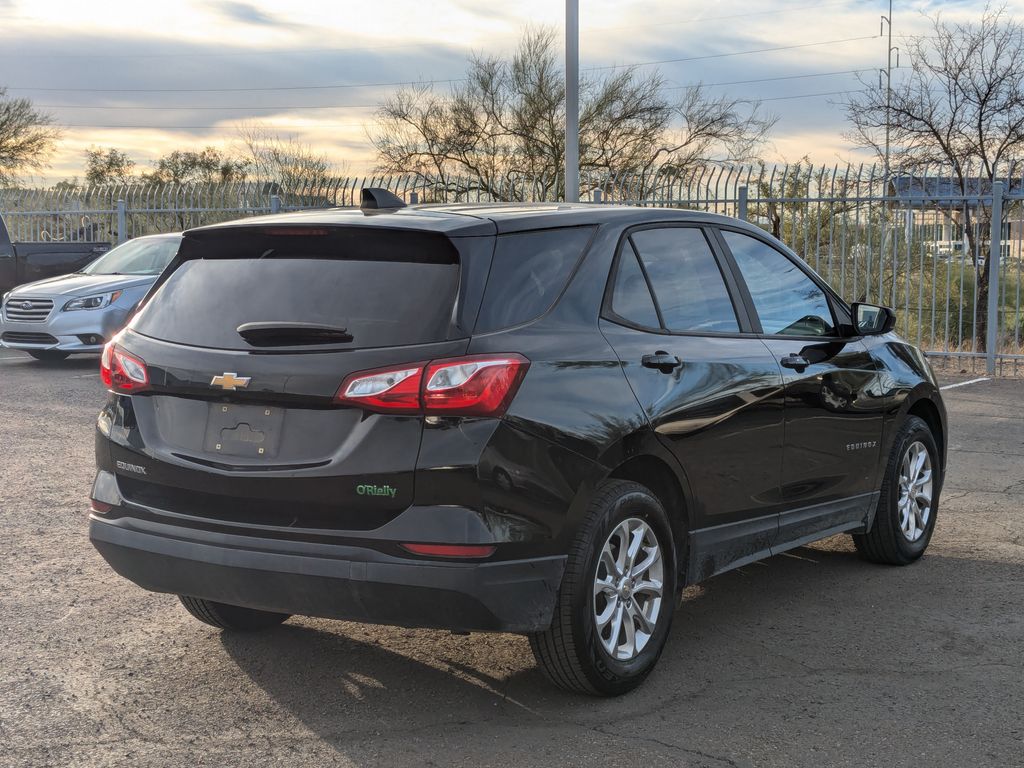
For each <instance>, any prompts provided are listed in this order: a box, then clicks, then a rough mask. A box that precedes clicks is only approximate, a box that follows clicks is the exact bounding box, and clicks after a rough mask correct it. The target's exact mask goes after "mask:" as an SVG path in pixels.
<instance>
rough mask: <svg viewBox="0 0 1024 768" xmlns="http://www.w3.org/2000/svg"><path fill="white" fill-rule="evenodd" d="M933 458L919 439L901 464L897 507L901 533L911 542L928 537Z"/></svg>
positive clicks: (908, 447)
mask: <svg viewBox="0 0 1024 768" xmlns="http://www.w3.org/2000/svg"><path fill="white" fill-rule="evenodd" d="M932 487H933V480H932V459H931V455H930V454H929V453H928V449H927V448H926V447H925V445H924V443H922V442H921V441H919V440H917V441H914V442H913V443H911V444H910V445H909V446H907V450H906V451H905V452H904V453H903V460H902V461H901V462H900V485H899V497H898V499H897V501H896V507H897V509H898V511H899V516H900V530H901V531H902V532H903V535H904V536H905V537H906V539H907V541H917V540H918V539H920V538H921V536H923V535H924V532H925V529H926V528H927V527H928V521H929V520H930V519H931V515H932Z"/></svg>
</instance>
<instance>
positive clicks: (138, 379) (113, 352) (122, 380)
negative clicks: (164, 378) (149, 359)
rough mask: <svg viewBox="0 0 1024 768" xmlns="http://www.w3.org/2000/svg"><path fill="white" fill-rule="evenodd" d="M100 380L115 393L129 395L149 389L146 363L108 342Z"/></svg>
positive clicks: (102, 357)
mask: <svg viewBox="0 0 1024 768" xmlns="http://www.w3.org/2000/svg"><path fill="white" fill-rule="evenodd" d="M100 378H101V379H102V380H103V383H104V385H106V386H107V387H108V388H110V389H112V390H113V391H115V392H122V393H129V392H139V391H140V390H143V389H149V371H147V370H146V363H145V362H144V361H143V360H142V359H141V358H138V357H136V356H135V355H130V354H128V353H127V352H125V351H124V350H123V349H121V348H120V347H118V346H117V343H116V342H113V341H111V342H108V343H107V345H106V346H105V347H103V355H102V356H101V357H100Z"/></svg>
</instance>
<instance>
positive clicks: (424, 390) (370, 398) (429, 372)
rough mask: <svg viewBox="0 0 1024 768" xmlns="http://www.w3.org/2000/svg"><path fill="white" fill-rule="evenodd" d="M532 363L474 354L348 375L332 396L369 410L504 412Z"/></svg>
mask: <svg viewBox="0 0 1024 768" xmlns="http://www.w3.org/2000/svg"><path fill="white" fill-rule="evenodd" d="M529 367H530V361H529V360H527V359H526V358H525V357H523V356H522V355H516V354H509V355H473V356H469V357H458V358H452V359H449V360H434V361H431V362H429V363H412V364H409V365H402V366H395V367H393V368H380V369H376V370H371V371H359V372H358V373H353V374H351V375H349V376H348V377H347V378H346V379H345V381H344V382H342V385H341V387H340V388H339V389H338V394H337V395H336V396H335V398H334V400H335V402H336V403H339V404H343V405H355V406H358V407H360V408H363V409H365V410H368V411H380V412H387V413H417V414H424V415H428V416H490V417H496V416H501V415H502V414H503V413H505V411H506V409H507V408H508V406H509V403H511V402H512V398H513V397H515V394H516V391H517V390H518V389H519V384H520V382H522V380H523V377H524V376H525V375H526V370H527V368H529Z"/></svg>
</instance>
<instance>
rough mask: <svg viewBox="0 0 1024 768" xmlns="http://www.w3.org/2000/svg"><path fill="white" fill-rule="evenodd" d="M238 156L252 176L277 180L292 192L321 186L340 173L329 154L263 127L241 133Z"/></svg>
mask: <svg viewBox="0 0 1024 768" xmlns="http://www.w3.org/2000/svg"><path fill="white" fill-rule="evenodd" d="M235 157H236V158H237V160H238V162H239V163H240V164H242V165H243V166H244V168H245V170H246V172H247V174H248V175H249V176H251V177H255V178H257V179H261V180H267V181H274V182H277V183H279V184H281V185H282V186H284V187H286V188H288V189H292V188H295V187H296V186H309V185H316V184H320V183H323V181H324V180H326V179H327V178H328V177H329V176H332V175H335V174H336V173H338V170H337V169H335V168H334V167H333V165H332V163H331V161H330V160H329V159H328V157H327V156H326V155H324V154H321V153H318V152H316V151H314V150H313V149H312V148H311V147H310V146H309V145H308V144H304V143H302V142H301V141H299V140H297V139H296V138H294V137H292V136H284V137H282V136H280V135H278V134H276V133H273V132H272V131H270V130H269V129H268V128H266V127H264V126H261V125H259V124H251V125H245V126H243V127H241V128H240V129H239V130H238V146H237V147H236V148H235Z"/></svg>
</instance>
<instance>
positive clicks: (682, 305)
mask: <svg viewBox="0 0 1024 768" xmlns="http://www.w3.org/2000/svg"><path fill="white" fill-rule="evenodd" d="M631 238H632V240H633V244H634V246H635V247H636V251H637V254H638V255H639V256H640V261H641V262H642V263H643V266H644V269H645V270H646V271H647V277H648V278H649V279H650V281H651V288H652V289H653V290H654V297H655V299H656V300H657V302H658V308H659V309H660V310H661V317H662V319H663V320H664V322H665V327H666V328H667V329H668V330H670V331H684V332H685V331H689V332H693V333H699V332H701V331H713V332H719V333H720V332H725V333H728V332H735V331H738V330H739V323H738V322H737V320H736V310H735V309H734V308H733V306H732V300H731V299H730V298H729V291H728V289H727V288H726V287H725V280H724V278H723V277H722V272H721V270H720V269H719V268H718V262H717V261H716V260H715V255H714V253H713V252H712V251H711V246H710V245H708V241H707V239H706V238H705V237H704V233H703V232H702V231H701V230H700V229H698V228H696V227H664V228H659V229H642V230H640V231H638V232H634V233H633V234H632V236H631Z"/></svg>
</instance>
